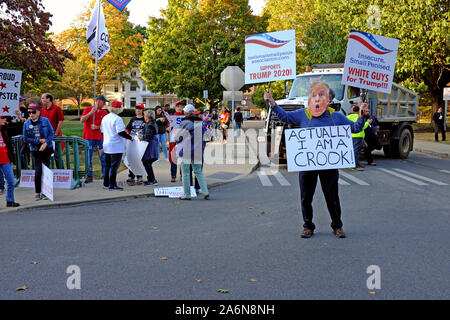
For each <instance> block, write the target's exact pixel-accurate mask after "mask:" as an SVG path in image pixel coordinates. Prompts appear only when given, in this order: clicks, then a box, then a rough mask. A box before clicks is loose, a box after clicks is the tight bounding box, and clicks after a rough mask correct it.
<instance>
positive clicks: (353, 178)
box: [339, 170, 369, 186]
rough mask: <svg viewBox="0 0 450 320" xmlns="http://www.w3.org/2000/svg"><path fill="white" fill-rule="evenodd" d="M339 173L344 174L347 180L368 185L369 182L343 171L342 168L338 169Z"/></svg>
mask: <svg viewBox="0 0 450 320" xmlns="http://www.w3.org/2000/svg"><path fill="white" fill-rule="evenodd" d="M339 175H342V176H344V177H345V178H347V179H348V180H351V181H353V182H355V183H357V184H359V185H360V186H368V185H369V184H368V183H367V182H365V181H362V180H361V179H358V178H356V177H354V176H352V175H351V174H349V173H347V172H344V171H343V170H340V171H339Z"/></svg>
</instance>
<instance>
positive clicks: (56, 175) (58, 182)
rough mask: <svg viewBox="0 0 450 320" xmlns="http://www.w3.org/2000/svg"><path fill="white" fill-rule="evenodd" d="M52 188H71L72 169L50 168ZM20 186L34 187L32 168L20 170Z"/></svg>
mask: <svg viewBox="0 0 450 320" xmlns="http://www.w3.org/2000/svg"><path fill="white" fill-rule="evenodd" d="M51 171H52V172H53V188H54V189H71V188H72V181H73V170H70V169H52V170H51ZM19 187H20V188H34V170H21V171H20V183H19Z"/></svg>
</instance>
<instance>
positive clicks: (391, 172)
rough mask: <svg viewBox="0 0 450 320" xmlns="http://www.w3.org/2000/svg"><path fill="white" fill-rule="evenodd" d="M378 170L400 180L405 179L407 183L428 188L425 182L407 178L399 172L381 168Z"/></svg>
mask: <svg viewBox="0 0 450 320" xmlns="http://www.w3.org/2000/svg"><path fill="white" fill-rule="evenodd" d="M378 170H380V171H383V172H385V173H387V174H389V175H392V176H396V177H399V178H401V179H404V180H406V181H409V182H412V183H414V184H417V185H418V186H427V185H428V184H427V183H425V182H422V181H419V180H416V179H413V178H410V177H407V176H405V175H403V174H400V173H397V172H395V171H392V170H388V169H382V168H379V169H378Z"/></svg>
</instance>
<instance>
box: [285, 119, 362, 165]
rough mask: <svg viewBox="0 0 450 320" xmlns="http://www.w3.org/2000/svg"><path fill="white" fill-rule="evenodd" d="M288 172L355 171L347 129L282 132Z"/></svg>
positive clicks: (289, 130) (338, 127)
mask: <svg viewBox="0 0 450 320" xmlns="http://www.w3.org/2000/svg"><path fill="white" fill-rule="evenodd" d="M285 142H286V155H287V167H288V171H289V172H294V171H311V170H328V169H343V168H354V167H355V155H354V151H353V141H352V133H351V128H350V126H349V125H345V126H329V127H314V128H300V129H287V130H285Z"/></svg>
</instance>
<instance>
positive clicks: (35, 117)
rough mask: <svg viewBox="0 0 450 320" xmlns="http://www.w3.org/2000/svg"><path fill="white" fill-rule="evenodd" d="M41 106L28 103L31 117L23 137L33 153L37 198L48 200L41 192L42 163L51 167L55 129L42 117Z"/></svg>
mask: <svg viewBox="0 0 450 320" xmlns="http://www.w3.org/2000/svg"><path fill="white" fill-rule="evenodd" d="M40 110H41V108H40V107H39V105H38V104H37V103H30V104H29V105H28V113H29V114H30V119H28V120H27V121H25V123H24V125H23V139H24V141H25V143H28V145H29V146H30V151H31V155H32V157H33V161H34V167H35V174H34V190H35V192H36V195H35V197H34V199H35V200H41V199H44V200H47V199H48V198H47V197H46V196H45V195H43V194H42V193H41V178H42V164H44V165H45V166H47V167H49V166H50V157H51V155H52V153H53V138H54V136H55V132H54V131H53V127H52V124H51V123H50V121H49V120H48V119H47V118H45V117H41V112H40Z"/></svg>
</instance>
